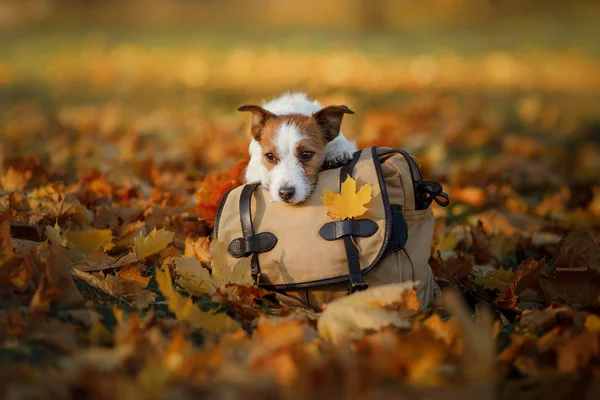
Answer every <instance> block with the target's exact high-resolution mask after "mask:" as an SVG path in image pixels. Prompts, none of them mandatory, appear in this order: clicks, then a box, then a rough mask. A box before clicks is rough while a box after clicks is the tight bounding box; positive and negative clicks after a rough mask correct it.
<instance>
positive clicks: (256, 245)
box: [227, 232, 277, 258]
mask: <svg viewBox="0 0 600 400" xmlns="http://www.w3.org/2000/svg"><path fill="white" fill-rule="evenodd" d="M276 244H277V236H275V235H273V234H272V233H271V232H261V233H257V234H256V235H252V236H247V237H241V238H237V239H234V240H232V241H231V243H229V247H228V248H227V251H228V252H229V254H231V256H232V257H235V258H242V257H247V256H249V255H250V254H252V253H262V252H265V251H269V250H271V249H272V248H273V247H275V245H276Z"/></svg>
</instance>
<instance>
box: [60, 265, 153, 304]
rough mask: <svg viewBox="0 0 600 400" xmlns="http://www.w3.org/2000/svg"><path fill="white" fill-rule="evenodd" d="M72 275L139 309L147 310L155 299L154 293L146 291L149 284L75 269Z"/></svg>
mask: <svg viewBox="0 0 600 400" xmlns="http://www.w3.org/2000/svg"><path fill="white" fill-rule="evenodd" d="M72 274H73V276H75V277H77V278H79V279H81V280H82V281H84V282H85V283H87V284H88V285H90V286H94V287H96V288H98V289H100V290H102V291H103V292H105V293H106V294H109V295H111V296H114V297H117V298H119V299H122V300H124V301H127V302H129V303H131V304H133V305H134V306H136V307H137V308H142V309H143V308H146V307H147V306H148V304H150V303H151V302H152V301H153V300H154V298H155V296H154V293H152V292H149V291H147V290H144V288H145V287H146V286H147V283H143V282H139V281H136V280H129V279H124V278H121V277H119V276H116V275H111V274H108V275H104V276H102V275H100V274H94V273H88V272H84V271H80V270H77V269H73V270H72Z"/></svg>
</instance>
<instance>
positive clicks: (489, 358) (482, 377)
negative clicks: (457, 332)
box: [441, 290, 496, 382]
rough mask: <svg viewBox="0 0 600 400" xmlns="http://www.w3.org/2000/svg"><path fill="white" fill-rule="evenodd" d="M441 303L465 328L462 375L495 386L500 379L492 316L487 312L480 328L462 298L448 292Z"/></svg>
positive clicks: (479, 324)
mask: <svg viewBox="0 0 600 400" xmlns="http://www.w3.org/2000/svg"><path fill="white" fill-rule="evenodd" d="M441 300H442V304H445V305H446V306H447V307H448V309H449V310H450V312H451V313H452V315H453V316H454V317H455V318H456V319H457V321H458V324H459V325H460V327H461V333H462V338H463V343H464V344H463V345H464V350H463V352H462V357H461V369H462V373H463V374H464V376H465V377H468V378H469V379H471V380H473V381H480V382H481V381H483V382H493V380H494V379H495V376H496V371H495V370H496V368H495V366H496V360H495V341H494V335H493V334H492V316H491V313H490V312H489V310H487V309H484V311H482V316H481V321H480V322H479V323H477V324H476V323H475V322H474V321H473V319H472V318H471V314H470V313H469V312H468V309H467V306H466V304H465V302H464V300H463V298H462V296H461V295H460V294H458V293H456V292H455V291H452V290H447V291H445V292H444V293H443V294H442V299H441Z"/></svg>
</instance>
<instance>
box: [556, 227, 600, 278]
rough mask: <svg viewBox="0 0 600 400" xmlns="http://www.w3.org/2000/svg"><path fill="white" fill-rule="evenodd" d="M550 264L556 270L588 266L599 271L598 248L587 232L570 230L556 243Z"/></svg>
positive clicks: (599, 256) (582, 268)
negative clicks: (552, 260)
mask: <svg viewBox="0 0 600 400" xmlns="http://www.w3.org/2000/svg"><path fill="white" fill-rule="evenodd" d="M552 266H553V268H555V269H556V270H557V271H560V270H561V269H565V270H573V269H580V270H582V271H583V270H587V269H588V268H589V269H591V270H594V271H596V272H598V273H600V250H599V249H598V245H597V244H596V242H594V239H592V237H591V236H590V235H589V234H588V233H587V232H571V233H569V234H568V235H566V236H565V237H564V238H563V239H562V240H561V241H560V242H559V243H558V246H557V248H556V252H555V254H554V262H553V264H552Z"/></svg>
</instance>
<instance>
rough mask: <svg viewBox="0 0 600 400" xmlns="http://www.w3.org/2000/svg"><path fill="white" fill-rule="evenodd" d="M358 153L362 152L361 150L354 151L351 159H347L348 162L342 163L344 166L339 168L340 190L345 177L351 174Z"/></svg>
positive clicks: (358, 155)
mask: <svg viewBox="0 0 600 400" xmlns="http://www.w3.org/2000/svg"><path fill="white" fill-rule="evenodd" d="M360 153H362V150H358V151H356V152H354V154H353V155H352V160H350V161H348V163H347V164H344V166H343V167H342V168H341V169H340V190H342V183H344V181H345V180H346V178H348V177H349V176H352V170H354V166H355V165H356V163H357V162H358V159H359V158H360Z"/></svg>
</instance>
